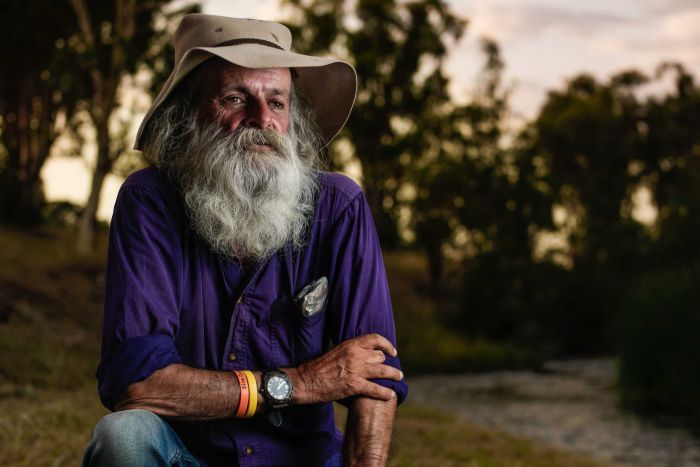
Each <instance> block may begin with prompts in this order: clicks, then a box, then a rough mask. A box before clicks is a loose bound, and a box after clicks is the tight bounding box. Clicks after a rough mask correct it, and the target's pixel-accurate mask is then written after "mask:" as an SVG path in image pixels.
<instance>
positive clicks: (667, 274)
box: [618, 265, 700, 418]
mask: <svg viewBox="0 0 700 467" xmlns="http://www.w3.org/2000/svg"><path fill="white" fill-rule="evenodd" d="M698 279H700V267H698V266H697V265H696V266H694V267H688V268H677V269H674V270H670V269H669V270H665V271H658V272H654V273H650V274H647V275H646V276H644V277H642V278H641V279H640V280H639V281H638V282H637V283H636V284H635V287H633V288H631V289H630V291H629V292H628V293H627V294H626V296H625V297H624V299H623V300H622V305H621V310H620V314H619V323H618V335H619V340H618V342H619V355H620V361H619V383H620V384H619V387H620V391H621V395H622V399H623V402H624V403H625V404H626V405H628V406H631V407H633V408H637V409H645V410H670V411H673V412H679V413H683V414H687V415H690V416H692V417H695V418H698V417H700V349H699V345H700V288H699V287H698V283H699V282H698Z"/></svg>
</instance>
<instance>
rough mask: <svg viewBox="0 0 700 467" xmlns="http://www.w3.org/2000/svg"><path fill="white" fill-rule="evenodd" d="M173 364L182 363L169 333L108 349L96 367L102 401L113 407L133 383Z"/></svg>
mask: <svg viewBox="0 0 700 467" xmlns="http://www.w3.org/2000/svg"><path fill="white" fill-rule="evenodd" d="M173 363H182V358H180V355H179V354H178V352H177V350H176V349H175V343H174V342H173V339H172V338H171V337H169V336H141V337H134V338H132V339H127V340H126V341H124V342H122V343H121V344H119V345H118V346H116V347H114V348H113V349H110V350H108V351H107V353H106V354H105V355H104V356H103V357H102V361H101V362H100V365H99V366H98V367H97V379H98V381H99V383H98V386H97V390H98V393H99V395H100V400H101V401H102V403H103V404H104V406H105V407H107V408H108V409H109V410H114V406H115V405H116V403H117V402H118V398H119V397H120V396H121V394H123V393H124V391H126V388H127V387H129V385H130V384H132V383H135V382H138V381H143V380H144V379H146V378H148V377H149V376H150V375H151V374H152V373H154V372H155V371H157V370H160V369H161V368H165V367H166V366H168V365H170V364H173Z"/></svg>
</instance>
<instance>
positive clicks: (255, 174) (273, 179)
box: [170, 124, 317, 261]
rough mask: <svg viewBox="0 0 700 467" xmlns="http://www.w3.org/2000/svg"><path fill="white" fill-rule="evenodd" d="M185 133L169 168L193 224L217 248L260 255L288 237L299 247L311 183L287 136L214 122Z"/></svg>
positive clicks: (311, 198)
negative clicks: (231, 128)
mask: <svg viewBox="0 0 700 467" xmlns="http://www.w3.org/2000/svg"><path fill="white" fill-rule="evenodd" d="M199 125H202V124H199ZM193 126H194V125H193ZM190 128H192V127H190ZM189 133H190V135H187V136H188V137H189V138H188V141H183V142H182V143H183V144H180V145H179V148H180V149H181V150H180V151H178V154H174V155H173V158H172V159H171V160H172V165H171V166H170V170H171V174H173V175H175V177H176V178H177V179H178V180H179V182H180V185H181V187H182V190H183V196H184V200H185V203H186V206H187V209H188V213H189V216H190V220H191V225H192V228H193V229H194V230H195V231H196V232H197V233H198V234H199V235H200V236H201V237H202V238H203V239H204V240H205V241H206V242H207V243H208V244H209V245H210V246H211V248H212V249H213V250H214V251H215V252H216V253H219V254H222V255H225V256H228V257H232V256H235V257H237V258H239V259H240V260H243V261H250V260H253V261H260V260H263V259H265V258H267V257H269V256H270V255H272V254H274V253H275V252H276V251H278V250H280V249H281V248H283V247H284V246H286V245H288V244H289V245H292V246H293V247H300V246H303V244H304V243H305V241H306V234H307V231H308V225H309V222H310V220H311V216H312V215H313V212H314V200H315V196H316V193H317V184H316V180H315V178H314V175H313V171H312V169H311V167H309V166H307V164H306V163H305V162H304V161H303V160H302V159H301V158H300V157H299V156H298V154H297V151H296V146H297V145H296V144H295V142H294V141H293V137H290V136H288V135H284V136H280V135H278V134H277V133H275V132H274V131H272V130H267V131H265V130H256V129H251V128H242V129H239V130H236V131H234V132H233V133H224V132H222V131H221V130H219V129H218V128H216V127H215V126H213V125H204V127H203V128H196V129H193V130H191V132H189ZM256 145H267V147H265V148H261V147H259V146H256Z"/></svg>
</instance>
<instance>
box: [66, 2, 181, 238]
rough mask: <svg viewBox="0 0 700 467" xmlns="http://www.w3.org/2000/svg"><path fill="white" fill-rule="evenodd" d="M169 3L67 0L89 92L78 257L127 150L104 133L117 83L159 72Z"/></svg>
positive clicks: (115, 103)
mask: <svg viewBox="0 0 700 467" xmlns="http://www.w3.org/2000/svg"><path fill="white" fill-rule="evenodd" d="M170 1H171V0H154V1H151V2H146V3H144V2H137V1H136V0H116V1H115V2H114V3H112V2H102V1H99V0H70V4H71V6H72V8H73V11H74V14H75V18H76V19H77V23H78V26H79V33H78V36H77V37H78V40H79V42H80V44H82V48H81V53H80V54H79V59H80V66H81V71H82V76H83V79H84V80H85V84H86V85H87V88H88V89H89V92H90V97H89V99H87V100H86V101H85V104H86V105H85V109H86V110H87V113H88V115H89V118H90V121H91V122H92V125H93V126H94V128H95V133H96V138H97V157H96V161H95V166H94V169H93V175H92V183H91V187H90V195H89V197H88V201H87V204H86V206H85V209H84V211H83V214H82V216H81V219H80V224H79V238H78V249H79V251H82V252H86V251H88V250H90V249H91V248H92V244H93V237H94V229H95V215H96V212H97V207H98V205H99V200H100V191H101V189H102V185H103V183H104V180H105V178H106V176H107V175H108V174H109V173H110V171H111V170H112V168H113V166H114V164H115V161H116V160H117V159H118V158H119V157H120V156H121V155H122V154H123V153H124V152H125V150H126V148H127V146H126V144H127V143H125V142H124V140H123V138H122V139H119V138H114V137H113V136H114V134H113V133H112V131H111V128H110V123H111V121H112V117H113V114H114V111H115V109H116V108H117V107H118V106H119V102H118V99H117V91H118V89H119V86H120V84H121V81H122V78H123V77H124V76H125V75H127V74H133V73H134V72H135V71H136V70H137V69H139V67H140V66H145V67H147V68H151V66H152V65H155V66H158V65H159V69H160V70H162V68H163V67H162V63H159V62H158V61H156V60H155V57H159V56H163V55H166V56H167V55H172V53H171V52H170V50H169V49H167V44H168V42H165V41H163V36H164V35H165V34H166V33H167V32H168V31H167V26H168V21H167V20H166V19H167V18H164V17H159V14H160V12H161V10H162V9H163V7H164V6H165V5H167V4H168V3H170ZM193 8H194V7H193V6H192V5H188V6H186V7H183V8H182V9H180V10H178V11H176V12H175V14H176V15H181V14H183V13H185V12H190V11H193ZM158 19H160V20H161V21H157V20H158ZM155 71H156V73H154V76H155V77H160V78H162V72H161V73H159V72H158V71H159V70H158V69H157V70H155Z"/></svg>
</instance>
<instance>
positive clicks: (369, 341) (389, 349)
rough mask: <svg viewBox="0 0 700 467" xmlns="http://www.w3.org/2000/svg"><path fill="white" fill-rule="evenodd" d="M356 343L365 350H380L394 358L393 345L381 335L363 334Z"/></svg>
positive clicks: (394, 350)
mask: <svg viewBox="0 0 700 467" xmlns="http://www.w3.org/2000/svg"><path fill="white" fill-rule="evenodd" d="M357 343H358V344H360V346H362V347H364V348H366V349H377V350H381V351H382V352H384V353H386V354H387V355H391V356H392V357H395V356H396V349H395V348H394V345H393V344H392V343H391V342H389V339H387V338H386V337H384V336H382V335H381V334H377V333H372V334H365V335H364V336H361V337H360V338H359V339H358V342H357Z"/></svg>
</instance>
